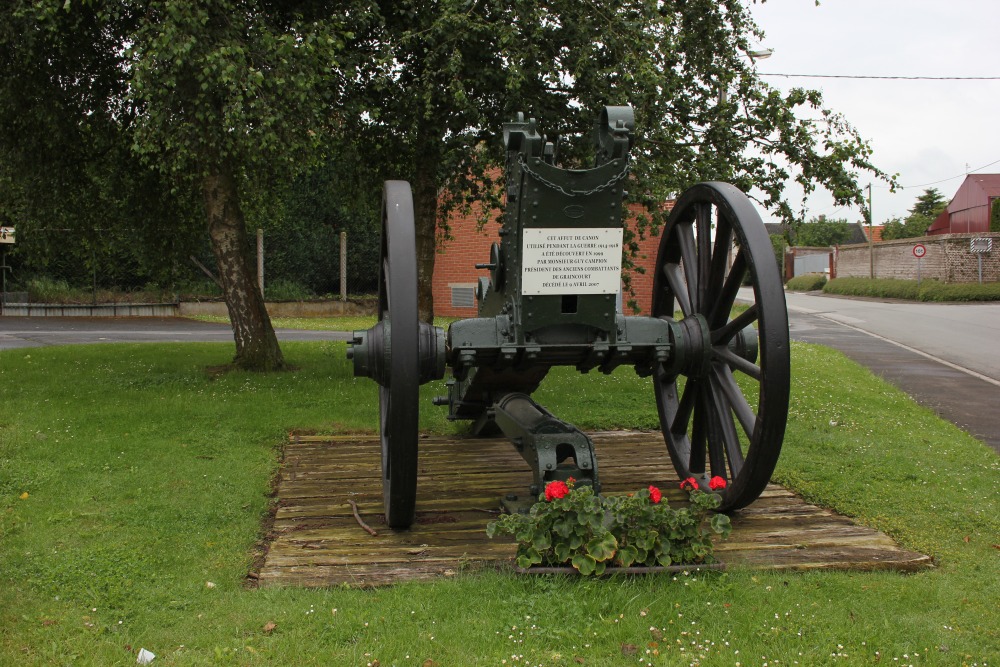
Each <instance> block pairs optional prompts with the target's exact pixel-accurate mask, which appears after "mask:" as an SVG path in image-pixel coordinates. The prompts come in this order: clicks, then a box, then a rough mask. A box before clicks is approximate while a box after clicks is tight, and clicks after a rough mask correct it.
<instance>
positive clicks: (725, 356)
mask: <svg viewBox="0 0 1000 667" xmlns="http://www.w3.org/2000/svg"><path fill="white" fill-rule="evenodd" d="M712 356H713V357H714V358H715V359H720V360H722V361H724V362H726V363H727V364H729V365H730V366H732V367H734V368H735V369H736V370H739V371H742V372H744V373H746V374H747V375H749V376H750V377H752V378H753V379H754V380H757V381H758V382H760V378H761V375H760V366H758V365H757V364H754V363H751V362H749V361H747V360H746V359H744V358H743V357H741V356H739V355H738V354H736V353H735V352H733V351H732V350H730V349H729V348H728V347H726V346H723V345H716V346H714V347H713V348H712Z"/></svg>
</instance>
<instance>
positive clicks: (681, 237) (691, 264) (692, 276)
mask: <svg viewBox="0 0 1000 667" xmlns="http://www.w3.org/2000/svg"><path fill="white" fill-rule="evenodd" d="M677 243H678V244H679V245H680V247H681V260H682V262H683V263H684V278H685V280H686V282H687V293H688V296H689V297H690V299H691V309H692V312H695V313H698V312H701V302H700V301H699V300H698V251H697V249H696V248H695V240H694V229H693V228H692V226H691V224H690V223H689V224H681V225H677Z"/></svg>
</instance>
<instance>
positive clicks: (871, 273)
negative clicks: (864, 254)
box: [868, 183, 875, 280]
mask: <svg viewBox="0 0 1000 667" xmlns="http://www.w3.org/2000/svg"><path fill="white" fill-rule="evenodd" d="M868 277H869V278H871V279H872V280H874V279H875V239H874V238H873V236H872V184H871V183H869V184H868Z"/></svg>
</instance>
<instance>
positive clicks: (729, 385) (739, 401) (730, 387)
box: [713, 365, 757, 438]
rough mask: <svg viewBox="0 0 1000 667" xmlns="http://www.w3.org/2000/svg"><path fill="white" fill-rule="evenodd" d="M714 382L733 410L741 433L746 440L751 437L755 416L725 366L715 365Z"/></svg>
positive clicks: (754, 426) (754, 425)
mask: <svg viewBox="0 0 1000 667" xmlns="http://www.w3.org/2000/svg"><path fill="white" fill-rule="evenodd" d="M713 372H714V374H715V381H716V383H717V384H718V385H719V387H720V388H721V389H722V391H723V393H725V395H726V400H727V401H728V402H729V405H730V407H731V408H732V409H733V413H735V415H736V418H737V419H738V420H739V422H740V426H742V427H743V432H744V433H746V436H747V437H748V438H750V437H753V432H754V429H755V428H756V426H757V414H756V413H755V412H754V410H753V408H751V407H750V404H749V403H748V402H747V397H746V396H744V395H743V391H742V390H741V389H740V386H739V385H738V384H736V378H734V377H733V374H732V372H731V371H730V370H729V369H728V368H727V367H725V366H722V365H716V366H714V367H713Z"/></svg>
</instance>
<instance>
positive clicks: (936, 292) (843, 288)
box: [823, 278, 1000, 301]
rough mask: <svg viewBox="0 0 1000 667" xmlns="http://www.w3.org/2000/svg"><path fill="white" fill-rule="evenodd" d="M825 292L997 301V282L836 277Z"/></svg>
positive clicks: (851, 294) (824, 288) (848, 294)
mask: <svg viewBox="0 0 1000 667" xmlns="http://www.w3.org/2000/svg"><path fill="white" fill-rule="evenodd" d="M823 291H824V292H826V293H828V294H842V295H845V296H870V297H877V298H889V299H910V300H911V301H1000V283H995V282H994V283H983V284H982V285H980V284H979V283H949V284H945V283H941V282H938V281H936V280H922V281H920V287H919V288H918V287H917V281H916V280H889V279H880V278H876V279H874V280H872V279H870V278H835V279H833V280H831V281H830V282H828V283H827V284H826V286H824V287H823Z"/></svg>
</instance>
